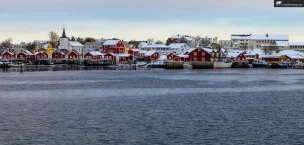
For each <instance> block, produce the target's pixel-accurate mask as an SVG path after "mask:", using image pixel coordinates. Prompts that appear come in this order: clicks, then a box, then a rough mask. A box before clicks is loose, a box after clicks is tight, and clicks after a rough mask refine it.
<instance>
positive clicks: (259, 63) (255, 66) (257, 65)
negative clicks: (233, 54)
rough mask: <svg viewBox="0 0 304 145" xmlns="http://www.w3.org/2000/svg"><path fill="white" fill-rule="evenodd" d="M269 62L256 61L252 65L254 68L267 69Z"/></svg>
mask: <svg viewBox="0 0 304 145" xmlns="http://www.w3.org/2000/svg"><path fill="white" fill-rule="evenodd" d="M267 64H268V63H267V62H266V61H263V60H258V61H254V62H253V63H252V67H254V68H259V67H267Z"/></svg>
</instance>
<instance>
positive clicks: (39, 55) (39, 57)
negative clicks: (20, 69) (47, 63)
mask: <svg viewBox="0 0 304 145" xmlns="http://www.w3.org/2000/svg"><path fill="white" fill-rule="evenodd" d="M34 58H35V60H45V59H47V58H48V55H47V54H46V53H44V52H36V53H35V54H34Z"/></svg>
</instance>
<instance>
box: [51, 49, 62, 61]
mask: <svg viewBox="0 0 304 145" xmlns="http://www.w3.org/2000/svg"><path fill="white" fill-rule="evenodd" d="M64 58H65V55H64V53H63V52H61V51H59V50H55V51H54V52H53V54H52V59H53V60H62V59H64Z"/></svg>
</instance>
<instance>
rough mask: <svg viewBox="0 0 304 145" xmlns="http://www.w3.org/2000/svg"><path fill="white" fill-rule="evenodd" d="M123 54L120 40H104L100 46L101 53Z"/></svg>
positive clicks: (123, 49)
mask: <svg viewBox="0 0 304 145" xmlns="http://www.w3.org/2000/svg"><path fill="white" fill-rule="evenodd" d="M124 52H125V46H124V43H123V42H122V41H120V40H106V41H105V42H104V43H103V44H102V53H114V54H120V53H124Z"/></svg>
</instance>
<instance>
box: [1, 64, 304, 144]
mask: <svg viewBox="0 0 304 145" xmlns="http://www.w3.org/2000/svg"><path fill="white" fill-rule="evenodd" d="M303 136H304V71H303V70H271V69H231V70H201V71H189V70H178V71H170V70H125V71H123V70H120V71H116V70H92V71H55V72H53V71H46V72H25V73H23V74H20V73H16V72H11V73H4V72H2V73H0V144H1V145H6V144H7V145H11V144H37V145H42V144H48V145H49V144H50V145H59V144H66V145H69V144H71V145H72V144H77V145H85V144H111V145H112V144H132V145H136V144H140V145H141V144H145V145H149V144H303V143H304V138H303Z"/></svg>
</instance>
